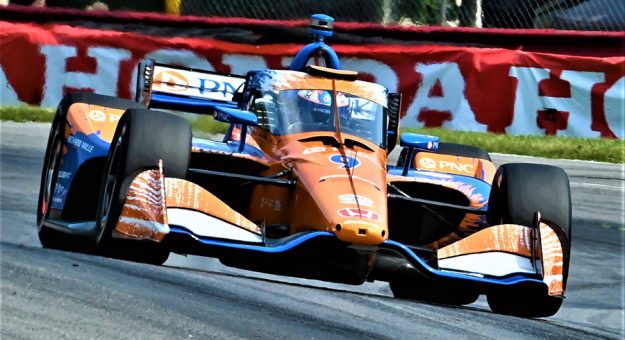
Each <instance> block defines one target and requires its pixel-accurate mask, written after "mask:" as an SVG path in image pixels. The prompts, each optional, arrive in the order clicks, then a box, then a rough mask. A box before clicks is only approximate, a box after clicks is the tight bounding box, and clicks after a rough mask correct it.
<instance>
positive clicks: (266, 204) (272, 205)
mask: <svg viewBox="0 0 625 340" xmlns="http://www.w3.org/2000/svg"><path fill="white" fill-rule="evenodd" d="M260 207H261V208H268V209H270V210H275V211H280V210H282V202H280V200H274V199H272V198H267V197H263V198H261V199H260Z"/></svg>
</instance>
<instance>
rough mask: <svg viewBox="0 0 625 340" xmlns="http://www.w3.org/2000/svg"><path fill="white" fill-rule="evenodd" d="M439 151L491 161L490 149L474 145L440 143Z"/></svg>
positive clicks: (445, 153)
mask: <svg viewBox="0 0 625 340" xmlns="http://www.w3.org/2000/svg"><path fill="white" fill-rule="evenodd" d="M437 152H438V153H440V154H444V155H454V156H460V157H470V158H478V159H484V160H487V161H489V162H490V161H491V159H490V155H489V154H488V151H486V150H484V149H482V148H479V147H477V146H473V145H465V144H456V143H443V142H441V143H438V151H437Z"/></svg>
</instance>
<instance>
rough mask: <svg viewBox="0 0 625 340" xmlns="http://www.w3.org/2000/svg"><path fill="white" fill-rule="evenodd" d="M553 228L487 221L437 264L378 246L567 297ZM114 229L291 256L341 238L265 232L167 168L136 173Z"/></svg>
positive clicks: (466, 278)
mask: <svg viewBox="0 0 625 340" xmlns="http://www.w3.org/2000/svg"><path fill="white" fill-rule="evenodd" d="M554 228H557V227H552V226H550V225H549V224H548V223H546V222H542V221H541V222H540V223H539V227H538V228H536V227H527V226H521V225H513V224H503V225H496V226H492V227H488V228H486V229H484V230H482V231H479V232H477V233H475V234H473V235H470V236H468V237H466V238H464V239H462V240H460V241H458V242H455V243H453V244H451V245H448V246H446V247H443V248H441V249H439V250H438V254H437V255H438V265H437V266H438V267H436V266H432V265H431V264H428V262H426V261H425V260H424V259H422V258H421V257H419V256H418V255H416V254H415V253H414V252H413V251H412V250H411V249H410V248H409V247H407V246H405V245H403V244H401V243H399V242H395V241H392V240H386V241H384V242H383V243H382V244H380V245H378V248H379V249H380V250H385V251H391V252H393V253H396V254H399V255H400V256H401V257H403V258H405V259H406V260H407V262H408V263H409V264H410V265H411V266H412V268H413V269H414V270H416V272H417V273H419V275H420V276H422V277H423V278H424V279H429V280H433V281H445V282H453V283H457V284H467V285H472V286H476V287H479V288H480V290H483V291H487V290H488V289H497V288H498V287H511V286H516V285H534V286H540V287H544V288H545V289H546V290H547V291H548V293H549V295H551V296H563V294H564V283H563V262H564V260H565V259H564V253H565V251H566V247H568V245H564V244H563V243H562V241H561V240H560V238H559V237H558V234H557V233H556V231H555V229H554ZM113 236H114V237H119V238H130V239H137V240H152V241H155V242H162V243H164V244H166V245H167V246H168V247H171V248H173V249H174V248H175V249H174V250H175V251H177V252H181V253H185V252H186V253H189V254H194V253H197V254H223V253H224V252H225V253H232V252H240V253H244V255H246V256H255V254H256V255H259V256H260V255H269V254H271V255H278V256H285V257H287V256H289V252H290V251H292V250H296V249H302V248H305V247H307V246H310V245H311V244H317V243H314V242H321V244H324V242H328V244H336V243H337V242H338V243H341V242H340V241H339V240H338V239H337V237H336V235H335V234H334V233H331V232H326V231H323V232H322V231H316V232H302V233H298V234H295V235H291V236H289V237H285V238H282V239H265V238H264V237H263V234H262V232H261V230H260V228H259V227H258V226H257V225H256V224H254V223H253V222H251V221H249V220H248V219H246V218H245V217H244V216H242V215H240V214H239V213H238V212H236V211H234V210H233V209H231V208H230V207H228V206H227V205H226V204H225V203H224V202H222V201H221V200H219V199H218V198H217V197H215V196H214V195H212V194H211V193H209V192H208V191H206V190H205V189H203V188H201V187H200V186H198V185H196V184H194V183H191V182H188V181H185V180H182V179H176V178H164V176H163V173H162V170H161V169H160V168H159V169H154V170H147V171H144V172H142V173H140V174H139V175H138V176H137V177H136V178H135V179H134V180H133V182H132V183H131V186H130V190H129V191H128V195H127V197H126V201H125V203H124V206H123V209H122V213H121V216H120V218H119V221H118V223H117V225H116V227H115V230H114V233H113ZM349 246H350V245H349V244H346V243H345V244H344V247H349ZM323 249H325V248H323ZM317 250H319V249H317ZM313 251H315V250H313Z"/></svg>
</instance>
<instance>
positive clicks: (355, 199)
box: [308, 169, 388, 245]
mask: <svg viewBox="0 0 625 340" xmlns="http://www.w3.org/2000/svg"><path fill="white" fill-rule="evenodd" d="M364 175H368V176H367V177H364ZM315 180H316V181H314V182H312V183H310V182H309V184H310V186H309V187H308V190H309V192H310V194H311V195H312V196H313V197H315V201H316V203H317V206H318V207H319V210H320V212H321V213H322V214H323V215H324V216H325V219H326V221H328V228H329V229H330V230H332V231H334V233H335V234H336V236H337V237H338V238H339V239H340V240H342V241H345V242H348V243H354V244H366V245H372V244H380V243H382V242H384V240H385V239H386V238H387V234H388V228H387V221H388V218H387V203H386V190H385V189H386V187H385V186H383V185H382V183H381V181H382V177H381V176H379V174H378V173H376V174H372V173H367V171H364V169H362V170H361V171H360V172H359V174H358V175H352V176H348V175H346V172H345V170H339V171H337V173H335V174H330V175H325V176H321V178H319V177H318V178H315Z"/></svg>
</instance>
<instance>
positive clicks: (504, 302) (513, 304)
mask: <svg viewBox="0 0 625 340" xmlns="http://www.w3.org/2000/svg"><path fill="white" fill-rule="evenodd" d="M536 211H539V212H540V213H541V216H542V219H544V220H547V221H549V222H552V223H553V224H555V225H557V226H559V227H560V228H562V231H563V232H562V233H559V235H560V236H561V238H566V239H565V240H562V241H564V242H565V243H566V242H569V245H570V240H571V222H572V218H571V193H570V186H569V179H568V176H567V175H566V173H565V172H564V170H562V169H561V168H558V167H554V166H548V165H542V164H520V163H519V164H504V165H502V166H501V167H499V169H498V170H497V173H496V174H495V178H494V180H493V186H492V189H491V193H490V199H489V202H488V213H487V220H488V223H489V224H490V225H496V224H504V223H512V224H520V225H525V226H531V225H532V223H533V221H532V220H533V217H534V212H536ZM567 250H568V251H565V254H564V259H563V263H564V268H563V281H564V282H563V284H564V287H565V288H566V282H567V279H568V267H569V257H570V256H569V255H570V247H568V249H567ZM487 299H488V305H489V306H490V308H491V310H492V311H493V312H495V313H500V314H507V315H514V316H521V317H546V316H552V315H554V314H556V313H557V312H558V310H559V309H560V306H561V305H562V300H563V299H562V298H560V297H553V296H549V295H548V293H547V291H546V290H535V289H534V290H529V289H523V288H518V289H512V290H503V291H497V292H493V293H489V294H487Z"/></svg>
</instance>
